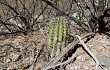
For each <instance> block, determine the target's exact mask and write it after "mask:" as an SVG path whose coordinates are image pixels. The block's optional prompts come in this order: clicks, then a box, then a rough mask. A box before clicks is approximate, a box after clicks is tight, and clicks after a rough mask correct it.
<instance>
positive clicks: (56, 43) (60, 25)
mask: <svg viewBox="0 0 110 70" xmlns="http://www.w3.org/2000/svg"><path fill="white" fill-rule="evenodd" d="M67 33H68V24H67V21H66V20H65V19H59V20H56V21H55V22H54V23H52V24H50V25H49V26H48V46H49V48H50V50H52V51H51V52H52V55H54V54H55V55H57V53H58V52H60V51H61V50H62V49H63V48H64V47H65V46H66V44H67V40H66V37H67V35H68V34H67Z"/></svg>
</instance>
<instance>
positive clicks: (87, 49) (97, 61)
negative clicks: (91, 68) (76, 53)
mask: <svg viewBox="0 0 110 70" xmlns="http://www.w3.org/2000/svg"><path fill="white" fill-rule="evenodd" d="M75 36H76V37H77V38H78V39H79V41H80V43H81V44H82V46H83V48H84V49H85V50H86V51H87V52H88V53H89V54H90V56H91V57H92V58H93V59H94V60H95V62H96V70H98V69H99V68H98V67H99V64H100V63H99V60H98V59H97V58H96V56H95V55H94V54H93V53H92V52H91V51H90V49H89V48H88V47H87V45H86V44H85V43H84V42H83V40H81V37H80V36H79V35H75Z"/></svg>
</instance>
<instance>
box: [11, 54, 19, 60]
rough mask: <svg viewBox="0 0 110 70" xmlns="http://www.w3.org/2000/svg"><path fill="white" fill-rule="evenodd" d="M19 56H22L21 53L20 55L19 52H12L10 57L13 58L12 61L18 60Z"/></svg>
mask: <svg viewBox="0 0 110 70" xmlns="http://www.w3.org/2000/svg"><path fill="white" fill-rule="evenodd" d="M19 56H20V55H18V54H15V53H12V54H11V55H10V58H11V59H12V61H16V60H18V58H19Z"/></svg>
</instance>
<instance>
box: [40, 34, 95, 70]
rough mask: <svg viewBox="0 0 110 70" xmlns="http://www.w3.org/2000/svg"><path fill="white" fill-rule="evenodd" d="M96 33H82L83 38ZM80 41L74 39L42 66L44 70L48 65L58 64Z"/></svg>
mask: <svg viewBox="0 0 110 70" xmlns="http://www.w3.org/2000/svg"><path fill="white" fill-rule="evenodd" d="M94 35H95V33H86V34H82V35H81V38H82V39H84V38H86V37H88V36H94ZM78 43H79V40H78V39H77V40H74V41H73V42H71V43H70V44H69V45H67V46H66V47H65V48H64V49H63V50H62V51H61V52H60V53H59V54H58V55H57V56H56V57H54V58H53V59H52V60H50V62H49V63H47V64H46V65H45V66H44V67H42V70H46V69H47V68H48V67H50V66H53V65H56V64H57V63H58V61H59V60H60V59H61V58H62V57H63V56H65V54H67V53H68V51H69V50H71V49H73V48H74V47H75V46H76V45H77V44H78Z"/></svg>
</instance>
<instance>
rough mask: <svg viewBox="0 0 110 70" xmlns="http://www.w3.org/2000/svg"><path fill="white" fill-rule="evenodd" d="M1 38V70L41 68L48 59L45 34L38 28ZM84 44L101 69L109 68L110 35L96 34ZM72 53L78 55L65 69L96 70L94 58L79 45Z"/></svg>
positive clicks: (35, 69)
mask: <svg viewBox="0 0 110 70" xmlns="http://www.w3.org/2000/svg"><path fill="white" fill-rule="evenodd" d="M3 38H4V37H2V36H1V38H0V70H40V68H41V67H42V66H43V65H45V64H46V63H47V62H48V58H49V56H48V49H47V47H46V46H45V44H46V41H45V37H44V35H43V34H41V32H40V31H36V32H33V33H32V35H28V36H24V35H22V34H20V35H17V36H15V37H12V38H6V37H5V39H3ZM86 44H87V47H88V48H90V50H91V51H92V53H93V54H94V55H95V56H96V57H97V58H98V59H99V61H100V63H101V64H102V66H103V69H101V68H100V70H104V69H105V70H110V68H109V67H110V37H108V36H107V35H104V34H96V35H95V37H94V38H92V39H91V40H90V41H88V42H87V43H86ZM74 54H79V56H77V57H76V59H75V60H73V61H71V62H70V63H69V64H67V65H66V68H65V70H95V65H96V63H95V61H94V60H93V58H92V57H90V56H89V55H88V54H87V53H86V52H85V51H84V49H82V47H79V48H78V49H77V50H76V52H75V53H73V55H74ZM70 58H71V57H70Z"/></svg>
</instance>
